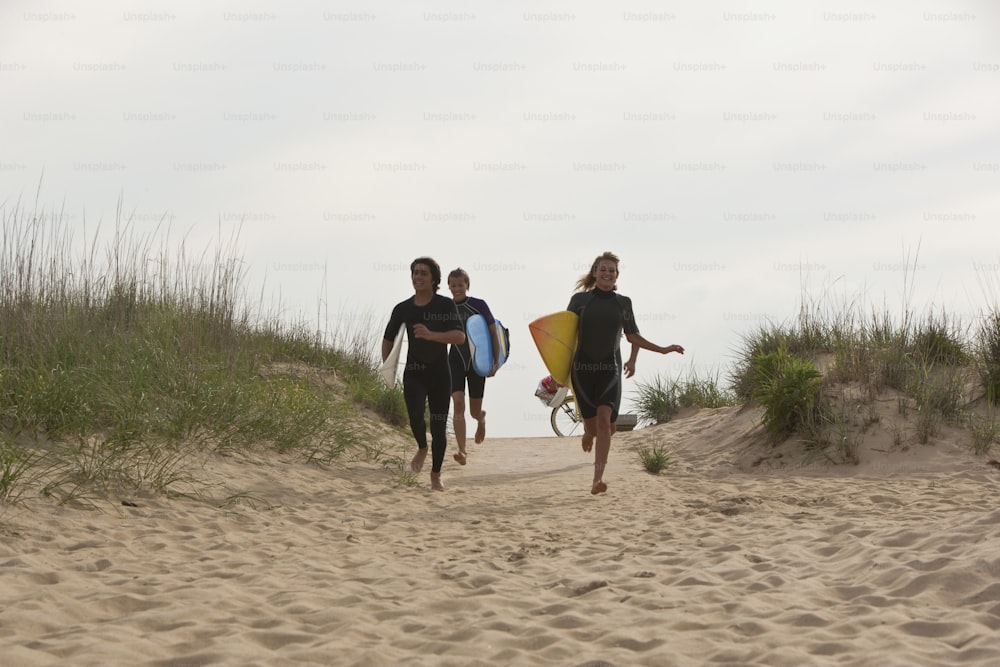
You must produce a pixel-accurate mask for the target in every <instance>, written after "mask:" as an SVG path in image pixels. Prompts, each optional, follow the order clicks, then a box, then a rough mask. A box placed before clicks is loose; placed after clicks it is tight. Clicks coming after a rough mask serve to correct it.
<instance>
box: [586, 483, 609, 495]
mask: <svg viewBox="0 0 1000 667" xmlns="http://www.w3.org/2000/svg"><path fill="white" fill-rule="evenodd" d="M607 490H608V485H607V484H605V483H604V482H603V481H601V482H594V485H593V486H592V487H590V493H591V494H593V495H595V496H596V495H597V494H598V493H604V492H605V491H607Z"/></svg>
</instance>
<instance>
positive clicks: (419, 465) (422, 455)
mask: <svg viewBox="0 0 1000 667" xmlns="http://www.w3.org/2000/svg"><path fill="white" fill-rule="evenodd" d="M426 458H427V448H426V447H424V448H422V449H418V450H417V453H416V455H414V457H413V460H412V461H410V470H412V471H413V472H420V471H421V470H423V469H424V459H426Z"/></svg>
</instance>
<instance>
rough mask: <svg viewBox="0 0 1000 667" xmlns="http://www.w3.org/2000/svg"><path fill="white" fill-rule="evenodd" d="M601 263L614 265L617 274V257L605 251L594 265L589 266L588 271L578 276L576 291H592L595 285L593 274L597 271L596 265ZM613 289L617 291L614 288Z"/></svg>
mask: <svg viewBox="0 0 1000 667" xmlns="http://www.w3.org/2000/svg"><path fill="white" fill-rule="evenodd" d="M603 261H609V262H614V263H615V273H617V272H618V262H620V261H621V260H619V259H618V255H616V254H614V253H613V252H611V251H610V250H605V251H604V254H601V255H598V256H597V259H595V260H594V263H593V264H591V265H590V271H588V272H587V273H585V274H583V275H582V276H580V279H579V280H577V281H576V289H577V290H583V291H584V292H589V291H590V290H592V289H594V285H596V284H597V278H595V277H594V273H595V272H596V271H597V265H598V264H600V263H601V262H603ZM615 289H618V287H617V286H616V287H615Z"/></svg>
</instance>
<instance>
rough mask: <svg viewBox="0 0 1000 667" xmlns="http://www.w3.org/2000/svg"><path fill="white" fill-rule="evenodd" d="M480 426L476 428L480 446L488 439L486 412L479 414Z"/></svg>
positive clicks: (477, 440)
mask: <svg viewBox="0 0 1000 667" xmlns="http://www.w3.org/2000/svg"><path fill="white" fill-rule="evenodd" d="M477 421H478V422H479V426H477V427H476V444H477V445H478V444H480V443H481V442H482V441H483V440H485V439H486V412H485V411H484V412H480V413H479V419H478V420H477Z"/></svg>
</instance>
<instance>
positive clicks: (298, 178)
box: [0, 0, 1000, 436]
mask: <svg viewBox="0 0 1000 667" xmlns="http://www.w3.org/2000/svg"><path fill="white" fill-rule="evenodd" d="M998 37H1000V11H998V10H997V7H996V4H995V3H994V2H990V1H987V0H957V1H948V2H945V1H943V0H939V1H937V2H920V1H915V2H914V1H905V2H904V1H896V2H868V3H865V2H856V3H842V2H832V1H831V2H825V3H824V2H803V1H799V2H792V1H786V0H762V1H761V2H758V3H750V4H748V3H742V2H725V3H711V2H709V3H704V2H691V1H687V0H677V1H675V2H624V3H604V2H601V3H599V2H570V1H568V0H565V1H552V2H540V3H519V2H505V3H487V2H457V1H455V2H432V3H422V2H367V3H363V2H353V3H352V2H334V1H330V2H315V1H312V2H309V1H304V2H297V3H280V2H276V1H272V2H223V3H206V2H191V1H187V0H180V1H175V2H154V1H153V0H145V1H141V2H132V1H128V2H91V3H79V2H58V1H52V2H24V1H18V0H5V1H4V2H3V3H2V4H0V90H2V91H3V100H4V102H3V105H2V106H0V133H2V135H0V137H2V138H0V186H2V189H0V202H3V203H4V204H5V205H6V206H7V207H8V208H9V207H10V206H11V205H12V203H13V202H16V201H17V200H18V199H19V198H21V199H22V202H24V201H27V202H29V207H33V206H34V199H35V192H36V190H37V189H38V186H39V182H41V196H40V203H41V205H43V206H44V207H46V208H47V209H52V208H60V207H62V208H63V210H64V222H66V223H67V224H69V225H71V226H75V225H79V226H81V228H82V222H83V220H84V219H86V221H87V223H88V227H89V226H90V223H91V222H92V221H93V222H96V221H98V220H103V221H104V222H105V223H107V222H108V221H112V220H114V216H115V209H116V206H117V204H118V202H119V200H121V201H122V202H123V204H124V207H125V209H126V210H127V211H129V212H130V213H131V214H132V220H133V224H134V225H135V226H136V227H137V228H138V229H140V230H151V229H154V228H155V227H156V225H157V223H158V222H159V221H161V220H162V219H166V220H167V221H168V222H170V224H171V228H172V234H173V235H177V236H180V235H183V234H187V235H188V243H189V244H193V245H198V244H203V245H206V246H207V245H208V244H210V243H212V242H213V241H214V240H215V239H217V238H218V237H219V234H220V232H221V233H222V235H223V236H224V237H228V236H229V234H231V233H232V231H233V230H234V229H236V228H239V227H240V226H242V227H241V243H240V253H241V255H242V256H243V257H244V258H245V259H246V261H247V262H248V267H249V272H250V273H249V275H250V279H251V280H252V281H253V282H254V283H255V284H259V283H261V282H263V283H264V284H265V286H266V289H267V290H268V292H269V293H273V294H275V295H276V298H277V299H280V302H281V303H282V304H283V305H284V307H285V312H286V313H287V316H288V317H289V318H292V319H297V318H300V317H303V318H306V319H311V320H312V321H313V322H315V321H316V312H317V307H318V304H320V303H323V304H325V305H326V307H325V311H326V312H328V313H329V320H328V321H325V322H323V323H322V325H323V326H324V327H329V328H331V329H334V328H336V327H338V326H340V327H343V326H344V323H345V322H350V321H352V319H353V320H354V321H363V319H364V318H365V317H368V316H371V317H373V318H374V319H375V320H376V322H377V326H375V327H374V328H373V329H372V331H371V335H372V339H373V345H374V344H376V343H377V342H378V340H379V339H380V338H381V334H382V329H383V328H384V326H385V321H387V319H388V315H389V312H390V310H391V308H392V306H393V305H394V304H395V303H397V302H398V301H401V300H403V299H404V298H406V297H407V296H408V295H409V294H411V293H412V289H411V287H410V284H409V275H408V266H409V262H410V261H411V260H412V259H413V258H415V257H417V256H418V255H423V254H429V255H431V256H433V257H435V258H436V259H437V260H438V261H439V262H440V263H441V265H442V268H443V269H444V270H445V271H446V272H447V271H448V270H450V269H452V268H455V267H456V266H462V267H464V268H465V269H466V270H468V271H469V273H470V274H471V278H472V289H471V290H470V293H471V294H472V295H474V296H479V297H481V298H485V299H486V300H487V301H488V302H489V304H490V305H491V307H492V308H493V311H494V313H495V314H496V315H497V316H498V317H499V318H500V319H502V320H503V321H504V322H505V323H506V324H507V325H508V326H509V327H510V329H511V335H512V358H511V361H510V362H509V364H508V367H507V368H506V369H505V370H504V371H502V373H501V374H500V375H499V376H498V377H497V378H495V379H494V380H491V381H490V382H489V383H488V385H487V396H486V408H487V411H488V412H490V415H491V418H490V421H489V424H490V426H489V428H490V432H491V433H492V434H493V435H498V436H514V435H545V434H547V433H549V430H548V423H547V419H548V415H547V413H546V411H545V410H544V408H543V407H542V406H541V404H539V403H538V402H537V400H536V399H535V398H534V397H533V396H532V392H533V390H534V387H535V385H536V383H537V381H538V380H539V379H540V378H541V377H542V376H543V375H544V374H545V371H544V368H543V366H542V364H541V362H540V360H539V359H538V356H537V354H536V352H535V350H534V346H533V345H532V343H531V340H530V336H529V334H528V331H527V327H526V325H527V322H528V321H530V320H532V319H534V318H535V317H538V316H539V315H542V314H545V313H548V312H552V311H555V310H560V309H562V308H565V306H566V304H567V303H568V301H569V298H570V295H571V294H572V291H573V286H574V283H575V281H576V279H577V278H578V277H579V275H580V274H581V273H583V272H585V271H586V270H587V268H588V267H589V266H590V262H591V261H592V260H593V258H594V257H595V256H596V255H598V254H600V253H601V252H603V251H605V250H611V251H613V252H615V253H617V254H618V255H619V256H620V257H621V258H622V265H621V276H620V279H619V289H620V291H621V292H622V293H623V294H625V295H628V296H630V297H632V299H633V302H634V305H635V310H636V314H637V317H638V319H639V326H640V330H641V332H642V333H643V335H645V336H646V338H648V339H650V340H652V341H654V342H656V343H659V344H663V345H667V344H671V343H678V344H681V345H683V346H684V347H686V348H687V350H688V352H687V354H686V355H685V356H684V357H680V356H678V355H669V356H668V357H662V356H659V355H652V354H650V353H643V354H642V355H640V358H639V364H638V369H639V373H638V377H637V379H638V380H639V381H648V380H650V379H652V378H653V377H655V376H656V375H657V374H661V375H664V376H670V377H674V376H677V375H685V374H687V373H689V372H691V371H697V372H700V373H711V372H713V371H717V372H721V373H722V374H723V375H724V374H725V371H726V368H727V367H728V365H729V364H730V362H731V354H732V351H733V349H734V348H736V347H738V346H739V343H740V340H741V339H740V334H741V332H745V331H747V330H749V329H753V328H756V327H759V326H761V325H762V324H764V323H766V322H768V321H776V322H782V321H787V320H790V319H791V318H793V317H794V316H795V314H796V312H797V310H798V307H799V304H800V301H801V299H800V297H801V294H802V292H803V291H806V292H808V293H809V294H810V295H811V297H812V298H814V299H816V300H819V301H822V302H824V303H826V302H828V303H830V304H831V306H835V305H836V304H837V303H840V302H842V301H844V300H845V299H847V300H854V301H857V300H859V299H860V300H866V301H871V302H872V303H873V304H875V305H876V306H879V307H881V306H882V305H883V304H888V306H889V307H890V309H895V310H898V309H901V308H902V306H903V301H904V287H905V283H906V282H907V281H910V282H909V284H910V285H911V286H912V293H911V295H910V296H909V297H908V298H909V300H910V301H911V303H910V305H911V307H912V308H914V309H916V310H921V311H923V310H926V309H929V308H932V307H933V308H938V307H944V308H945V309H946V310H947V311H948V312H949V313H952V314H955V315H959V316H963V317H969V318H972V317H974V315H975V314H976V313H977V312H978V311H979V310H980V309H981V308H982V307H983V306H985V305H986V300H987V299H989V298H992V299H993V300H996V299H997V298H998V296H1000V295H998V294H997V293H996V290H995V289H989V288H984V287H983V286H984V285H997V284H998V283H997V281H996V276H997V275H998V274H1000V246H998V243H997V241H998V239H1000V232H998V231H997V221H998V214H1000V187H998V186H1000V39H998ZM43 173H44V176H43ZM23 205H24V204H23V203H22V206H23ZM918 248H919V252H918ZM907 266H908V267H909V271H904V267H907ZM914 269H915V271H914ZM443 293H444V294H445V295H448V293H447V290H443ZM359 318H361V319H360V320H359ZM324 319H326V318H325V317H324ZM634 387H635V381H627V383H626V404H625V406H624V407H625V410H626V411H627V410H628V408H629V403H628V397H629V395H630V394H631V392H632V391H633V389H634Z"/></svg>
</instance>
